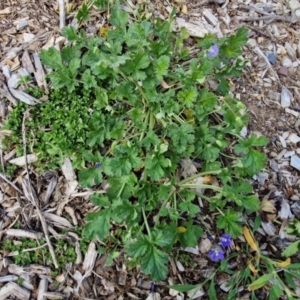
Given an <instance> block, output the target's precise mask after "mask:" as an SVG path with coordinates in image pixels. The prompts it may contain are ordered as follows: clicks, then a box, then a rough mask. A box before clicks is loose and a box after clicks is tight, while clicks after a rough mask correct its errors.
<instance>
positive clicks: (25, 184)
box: [22, 110, 58, 269]
mask: <svg viewBox="0 0 300 300" xmlns="http://www.w3.org/2000/svg"><path fill="white" fill-rule="evenodd" d="M28 112H29V110H26V111H25V113H24V115H23V120H22V140H23V152H24V156H25V168H26V172H27V176H28V180H27V179H24V180H23V181H22V186H23V190H24V192H25V196H26V198H27V199H28V200H29V201H30V202H31V203H32V205H34V206H35V208H36V211H37V214H38V216H39V219H40V221H41V224H42V227H43V231H44V234H45V239H46V242H47V244H48V248H49V251H50V254H51V257H52V260H53V263H54V266H55V268H56V269H57V268H58V263H57V259H56V256H55V252H54V248H53V246H52V244H51V241H50V238H49V233H48V226H47V223H46V221H45V218H44V216H43V214H42V212H41V210H40V208H39V206H38V201H37V196H36V194H35V192H34V189H33V187H32V185H31V183H30V180H29V172H28V164H27V153H26V131H25V120H26V117H27V115H28ZM26 191H27V193H26Z"/></svg>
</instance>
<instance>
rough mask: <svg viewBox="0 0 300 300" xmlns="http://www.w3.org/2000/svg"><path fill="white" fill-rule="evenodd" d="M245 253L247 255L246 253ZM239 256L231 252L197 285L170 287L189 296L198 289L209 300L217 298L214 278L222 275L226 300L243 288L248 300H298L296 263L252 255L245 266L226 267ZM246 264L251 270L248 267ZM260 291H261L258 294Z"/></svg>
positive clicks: (239, 295) (298, 265)
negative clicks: (205, 293)
mask: <svg viewBox="0 0 300 300" xmlns="http://www.w3.org/2000/svg"><path fill="white" fill-rule="evenodd" d="M245 251H246V252H248V251H247V250H245ZM238 255H239V254H238V253H232V254H231V255H230V256H229V257H228V258H227V259H225V260H223V261H222V262H221V263H220V265H219V266H218V267H217V268H216V269H215V270H214V272H213V273H212V274H211V275H210V276H208V277H207V278H206V279H205V280H204V281H203V282H201V283H200V284H197V285H193V284H184V285H173V286H170V288H172V289H174V290H177V291H180V292H189V293H190V294H191V295H193V293H195V294H196V292H197V291H198V290H200V289H205V290H206V292H207V295H208V296H209V299H216V298H217V296H216V295H217V290H216V286H217V283H216V282H215V278H216V274H219V275H220V274H222V275H223V276H224V275H225V276H228V277H229V278H230V279H229V281H228V282H227V284H226V287H227V288H228V293H227V295H226V296H225V298H224V299H225V300H231V299H236V298H240V297H242V296H243V294H244V292H245V288H247V290H248V291H247V292H248V293H250V295H251V298H249V299H251V300H258V299H261V297H262V295H263V297H264V299H269V300H278V299H288V300H296V299H299V293H298V292H297V285H296V282H298V281H299V279H300V274H299V267H300V264H299V263H293V264H291V263H290V261H289V260H287V261H278V260H273V259H271V258H268V257H265V256H263V255H259V256H258V257H255V258H254V257H252V258H251V254H250V253H247V257H248V261H247V264H248V266H247V267H244V268H238V270H236V269H235V270H232V269H231V268H230V267H229V266H230V264H231V261H235V260H236V259H237V256H238ZM245 263H246V262H245ZM254 264H255V266H254ZM249 265H251V266H252V267H249ZM295 281H296V282H295ZM261 289H263V290H262V291H260V290H261ZM190 299H193V297H191V298H190Z"/></svg>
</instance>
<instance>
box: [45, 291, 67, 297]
mask: <svg viewBox="0 0 300 300" xmlns="http://www.w3.org/2000/svg"><path fill="white" fill-rule="evenodd" d="M44 297H46V298H47V299H67V298H66V295H65V294H62V293H51V292H45V293H44Z"/></svg>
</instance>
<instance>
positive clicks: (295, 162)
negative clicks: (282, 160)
mask: <svg viewBox="0 0 300 300" xmlns="http://www.w3.org/2000/svg"><path fill="white" fill-rule="evenodd" d="M291 166H292V167H293V168H295V169H297V170H299V171H300V157H299V156H297V155H293V156H292V157H291Z"/></svg>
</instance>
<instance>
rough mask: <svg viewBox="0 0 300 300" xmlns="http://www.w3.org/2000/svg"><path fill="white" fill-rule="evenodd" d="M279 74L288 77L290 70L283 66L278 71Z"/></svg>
mask: <svg viewBox="0 0 300 300" xmlns="http://www.w3.org/2000/svg"><path fill="white" fill-rule="evenodd" d="M278 74H279V75H282V76H288V69H287V67H286V66H282V67H280V68H279V70H278Z"/></svg>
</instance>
